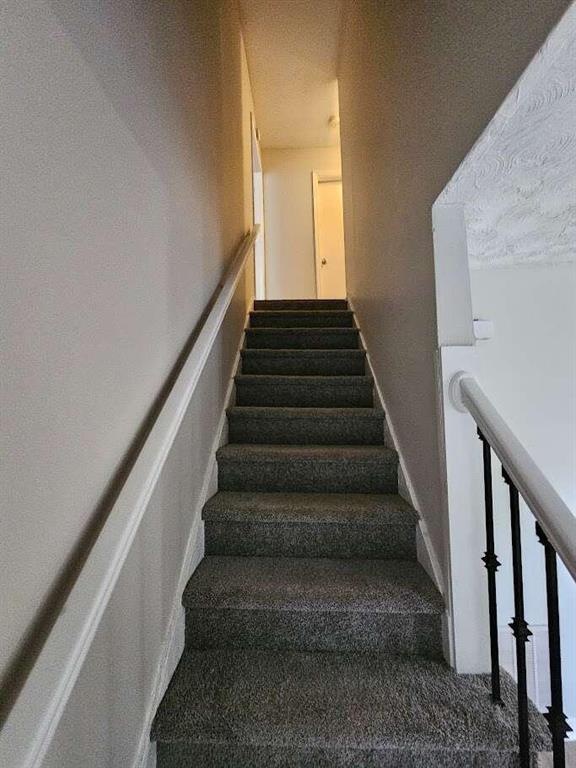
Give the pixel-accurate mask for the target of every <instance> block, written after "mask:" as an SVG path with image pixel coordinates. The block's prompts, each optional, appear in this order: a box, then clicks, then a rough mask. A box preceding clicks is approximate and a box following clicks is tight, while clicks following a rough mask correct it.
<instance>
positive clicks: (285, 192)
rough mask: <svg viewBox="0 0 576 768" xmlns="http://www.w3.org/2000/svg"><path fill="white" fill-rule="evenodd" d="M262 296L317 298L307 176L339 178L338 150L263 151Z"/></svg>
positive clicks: (335, 148) (332, 148)
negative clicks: (316, 172) (264, 240)
mask: <svg viewBox="0 0 576 768" xmlns="http://www.w3.org/2000/svg"><path fill="white" fill-rule="evenodd" d="M262 162H263V165H264V215H265V223H266V297H267V298H268V299H299V298H300V299H313V298H316V272H315V264H314V217H313V209H312V172H313V171H319V172H321V173H340V148H339V147H318V148H313V149H264V150H263V153H262Z"/></svg>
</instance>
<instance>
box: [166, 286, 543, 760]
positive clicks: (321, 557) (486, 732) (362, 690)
mask: <svg viewBox="0 0 576 768" xmlns="http://www.w3.org/2000/svg"><path fill="white" fill-rule="evenodd" d="M365 357H366V353H365V351H364V350H363V349H362V348H361V346H360V339H359V331H358V329H357V327H356V326H355V323H354V316H353V313H352V312H351V311H350V310H349V309H348V305H347V302H346V301H256V302H255V310H254V311H253V312H252V313H251V316H250V327H249V328H248V329H247V330H246V344H245V349H243V350H242V369H241V373H239V374H238V376H237V377H236V404H235V406H234V407H232V408H230V409H229V412H228V421H229V439H230V443H229V444H228V445H225V446H224V447H223V448H221V449H220V450H219V451H218V455H217V460H218V482H219V491H218V493H217V494H216V495H215V496H214V497H213V498H212V499H210V500H209V501H208V503H207V504H206V506H205V508H204V514H203V516H204V520H205V537H206V539H205V543H206V557H205V558H204V560H203V561H202V562H201V564H200V566H199V567H198V569H197V570H196V572H195V573H194V575H193V576H192V578H191V579H190V581H189V583H188V586H187V587H186V590H185V593H184V597H183V602H184V606H185V611H186V651H185V653H184V655H183V657H182V659H181V661H180V664H179V666H178V669H177V670H176V672H175V674H174V677H173V679H172V681H171V683H170V686H169V688H168V691H167V692H166V695H165V697H164V700H163V702H162V704H161V706H160V708H159V711H158V713H157V716H156V720H155V723H154V728H153V739H155V740H156V742H157V761H158V768H193V767H194V768H216V767H219V768H221V767H222V766H230V767H231V768H241V767H248V766H249V767H250V768H260V767H261V766H262V767H266V768H280V767H282V768H284V767H290V768H296V767H298V768H304V767H305V768H308V767H309V768H324V767H326V768H328V767H330V768H333V767H337V768H339V767H343V766H346V768H353V767H354V768H356V767H359V766H362V767H364V768H376V767H377V768H391V767H392V766H394V767H398V768H400V767H401V768H423V767H424V766H426V768H430V767H431V766H442V767H443V768H461V767H463V766H475V767H480V766H485V767H486V768H508V767H510V768H511V767H512V766H517V765H518V758H517V738H516V717H515V713H516V709H515V707H514V706H507V707H503V708H502V707H496V706H494V705H493V704H492V703H491V701H490V697H489V692H490V684H489V680H488V679H487V678H486V677H485V676H459V675H457V674H455V673H454V672H453V671H452V670H451V669H450V668H449V667H448V666H447V665H446V663H445V662H444V660H443V656H442V631H441V622H442V614H443V611H444V606H443V602H442V599H441V597H440V595H439V594H438V592H437V591H436V589H435V587H434V585H433V584H432V582H431V581H430V579H429V578H428V576H427V575H426V573H425V572H424V570H423V569H422V568H421V566H420V565H419V564H418V562H417V560H416V546H415V534H416V524H417V516H416V514H415V512H414V510H413V509H412V508H411V507H410V506H409V505H408V504H407V503H406V502H405V501H404V500H403V499H402V498H401V497H400V496H399V495H398V492H397V491H398V488H397V471H398V459H397V455H396V453H395V452H394V450H392V449H391V448H390V447H387V446H386V445H385V441H384V434H385V433H384V420H385V416H384V413H383V412H382V411H381V410H380V409H379V408H378V407H377V406H375V404H374V398H373V382H372V379H371V378H370V376H369V375H368V374H367V372H366V360H365ZM514 695H515V693H514V687H513V684H512V682H511V681H510V680H509V679H508V678H506V679H505V680H504V698H505V699H509V700H510V701H512V699H513V697H514ZM542 737H545V730H544V726H542V725H541V724H540V723H537V724H536V725H535V734H534V738H535V739H536V741H534V744H535V745H536V743H537V740H538V739H539V738H540V739H541V738H542Z"/></svg>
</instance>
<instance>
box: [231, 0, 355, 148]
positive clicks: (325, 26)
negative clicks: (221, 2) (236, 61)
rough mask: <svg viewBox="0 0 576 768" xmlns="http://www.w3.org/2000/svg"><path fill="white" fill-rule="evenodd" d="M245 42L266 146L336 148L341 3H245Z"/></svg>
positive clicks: (263, 0) (265, 0)
mask: <svg viewBox="0 0 576 768" xmlns="http://www.w3.org/2000/svg"><path fill="white" fill-rule="evenodd" d="M240 5H241V13H242V23H243V28H244V41H245V44H246V53H247V57H248V66H249V68H250V77H251V81H252V90H253V94H254V103H255V109H256V116H257V123H258V127H259V129H260V133H261V139H262V146H264V147H325V146H332V145H334V144H337V143H338V141H339V136H338V128H337V127H330V126H329V124H328V121H329V119H330V117H331V115H338V86H337V82H336V66H337V55H338V38H339V33H340V20H341V15H342V2H341V0H241V2H240Z"/></svg>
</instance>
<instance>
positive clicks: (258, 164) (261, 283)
mask: <svg viewBox="0 0 576 768" xmlns="http://www.w3.org/2000/svg"><path fill="white" fill-rule="evenodd" d="M250 128H251V134H252V201H253V206H254V209H253V218H254V224H259V225H260V232H259V233H258V237H257V238H256V241H255V243H254V296H255V298H256V299H265V298H266V253H265V247H264V178H263V171H262V157H261V154H260V142H259V141H258V132H257V130H256V125H255V123H254V115H253V114H250Z"/></svg>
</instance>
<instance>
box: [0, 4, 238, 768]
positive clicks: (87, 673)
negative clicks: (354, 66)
mask: <svg viewBox="0 0 576 768" xmlns="http://www.w3.org/2000/svg"><path fill="white" fill-rule="evenodd" d="M0 27H1V28H2V30H3V32H2V47H1V51H0V56H1V59H0V66H1V68H2V82H3V85H2V94H1V99H2V104H1V105H0V115H1V117H0V122H1V130H0V132H1V134H2V143H1V148H0V177H1V178H2V221H1V226H2V233H1V238H0V240H1V247H2V251H1V255H0V258H1V267H2V285H1V288H0V291H1V298H0V312H1V314H2V317H1V319H0V325H1V327H2V329H3V339H2V363H1V367H2V370H3V382H2V391H1V403H0V409H1V411H2V462H1V467H0V472H1V475H2V477H1V480H0V482H1V485H2V489H3V492H2V512H1V515H0V527H1V532H0V568H1V576H0V580H1V583H2V600H1V601H0V674H1V675H2V683H3V684H4V692H8V693H10V692H11V691H15V690H17V685H18V683H19V682H20V681H21V678H22V674H23V673H24V672H25V671H26V668H27V667H26V665H27V664H28V663H29V662H30V659H31V658H33V654H32V651H33V648H34V647H35V645H36V644H37V642H38V640H39V638H41V637H42V632H45V631H46V629H47V628H49V625H50V620H51V618H52V617H53V615H54V614H55V612H56V611H57V610H58V609H59V607H60V605H61V602H62V599H63V597H64V596H65V594H66V590H67V589H68V587H69V585H70V583H71V578H72V577H73V575H74V573H75V572H76V570H77V567H78V566H79V565H80V564H81V562H82V558H83V556H84V554H85V551H86V548H87V546H89V543H90V541H91V540H92V538H93V536H94V535H95V534H96V533H97V531H98V528H99V526H100V525H101V523H102V521H103V520H104V519H105V516H106V513H107V511H108V509H109V507H110V504H111V500H112V499H113V496H114V490H115V488H116V487H117V486H118V484H119V482H121V480H122V470H123V468H124V467H125V463H126V461H127V460H128V459H129V458H130V456H131V455H132V453H133V452H132V453H131V449H132V448H133V447H134V446H135V445H137V443H138V439H139V438H140V437H141V435H142V430H143V429H144V428H145V425H146V423H147V419H148V417H149V416H150V414H151V413H153V405H154V403H155V400H156V399H157V398H158V396H159V395H160V393H161V391H162V389H163V387H164V385H165V383H166V382H167V379H168V376H169V374H170V372H171V370H172V369H173V367H174V365H175V363H176V361H177V358H178V356H179V354H180V352H181V351H182V350H183V348H184V346H185V343H186V341H187V339H188V338H189V337H190V334H191V333H192V332H193V331H194V329H195V327H196V325H197V323H198V321H199V320H200V319H201V317H202V315H203V313H204V311H205V309H206V306H207V304H208V303H209V301H210V299H211V297H212V295H213V293H214V291H215V289H216V287H217V286H218V284H219V282H220V280H221V278H222V276H223V273H224V271H225V269H226V267H227V264H228V263H229V260H230V258H231V256H232V254H233V252H234V249H235V247H236V246H237V244H238V243H239V241H240V239H241V237H242V236H243V234H244V233H245V232H246V231H247V229H248V227H249V226H250V224H251V202H249V201H247V200H246V196H247V194H249V190H250V189H251V179H250V178H249V177H248V178H246V168H249V167H250V165H249V156H248V157H247V156H246V152H247V151H248V152H249V147H250V135H249V119H248V117H249V109H250V103H249V102H250V99H249V98H247V94H246V83H249V81H248V78H247V72H246V68H245V60H243V59H242V40H241V35H240V26H239V20H238V13H237V8H236V3H235V2H234V1H233V0H230V1H228V0H222V1H221V2H213V0H198V2H195V3H194V4H193V6H191V5H190V4H189V3H186V2H183V1H182V2H180V0H178V1H177V2H173V3H168V4H154V3H146V4H144V5H142V4H141V3H139V2H137V1H136V0H103V1H102V2H99V3H88V4H86V3H78V2H75V0H52V2H46V1H44V0H8V2H7V3H4V4H3V5H2V8H1V10H0ZM243 67H244V69H243ZM243 83H244V99H243V88H242V84H243ZM247 148H248V149H247ZM250 295H251V286H250V284H248V285H244V284H241V286H240V287H239V289H238V295H237V296H236V298H235V301H234V304H233V306H232V308H231V310H230V313H229V316H228V318H227V320H226V323H225V325H224V328H223V330H222V333H221V335H220V337H219V339H218V342H217V344H216V346H215V349H214V351H213V354H212V356H211V359H210V361H209V363H208V365H207V369H206V371H205V373H204V376H203V378H202V382H201V384H200V386H199V388H198V393H197V395H196V397H195V399H194V402H193V403H192V406H191V409H190V412H189V414H188V416H187V419H186V422H185V425H184V427H183V428H182V431H181V434H180V436H179V438H178V441H177V444H176V445H175V447H174V450H173V452H172V455H171V457H170V459H169V461H168V464H167V467H166V469H165V471H164V474H163V477H162V478H161V481H160V483H159V486H158V488H157V491H156V494H155V497H154V500H153V503H152V504H151V505H150V508H149V510H148V512H147V516H146V520H145V523H144V525H143V528H142V531H141V532H140V535H139V537H138V539H137V541H136V543H135V544H134V547H133V550H132V552H131V554H130V558H129V562H128V563H127V565H126V568H125V572H124V573H123V575H122V577H121V580H120V583H119V585H118V588H117V590H116V593H115V595H114V596H113V599H112V603H111V605H110V608H109V609H108V611H107V614H106V617H105V620H104V622H103V625H102V627H101V629H100V632H99V635H98V638H97V640H96V642H95V644H94V647H93V649H92V651H91V653H90V655H89V657H88V660H87V664H86V667H85V669H84V670H83V671H82V674H81V678H80V680H79V683H78V686H77V688H76V691H75V694H74V697H73V701H72V704H73V706H72V708H68V710H67V711H66V713H65V715H64V720H63V723H62V730H61V731H60V732H59V734H58V735H57V740H56V743H55V746H54V750H55V751H54V753H53V755H52V757H51V761H52V762H51V763H50V764H54V765H58V766H61V767H63V768H64V767H65V768H68V767H69V768H76V766H77V765H79V764H80V763H82V764H89V765H93V766H104V765H129V764H130V763H131V760H132V758H133V755H134V749H135V743H136V741H137V740H138V738H139V736H140V734H139V732H138V728H139V726H141V725H142V714H143V712H144V711H145V710H146V707H147V706H149V703H150V696H151V691H152V687H153V682H154V680H153V677H154V673H155V670H156V668H157V665H158V661H159V659H160V657H161V653H162V644H163V642H164V640H165V637H166V632H167V629H168V620H169V617H170V614H171V610H172V605H173V600H174V597H175V594H174V590H175V587H176V584H177V582H178V578H179V576H180V569H181V567H182V558H183V550H184V547H185V543H186V541H187V540H188V538H189V536H190V534H191V532H192V533H193V534H194V531H195V526H196V528H197V527H198V525H199V522H198V518H197V516H196V517H195V516H194V515H195V511H197V510H196V506H197V501H198V499H199V495H200V488H201V485H202V482H203V479H204V477H205V473H206V471H207V467H208V464H209V460H210V452H211V448H212V442H213V439H214V436H215V432H216V426H217V423H218V419H219V417H220V413H221V409H222V406H223V403H224V393H225V391H226V388H227V385H228V381H229V376H230V373H231V368H232V364H233V360H234V353H235V350H236V347H237V344H238V342H239V339H240V335H241V330H242V323H243V320H244V314H245V308H246V297H249V296H250ZM200 542H201V537H200ZM75 750H77V753H76V752H75Z"/></svg>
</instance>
